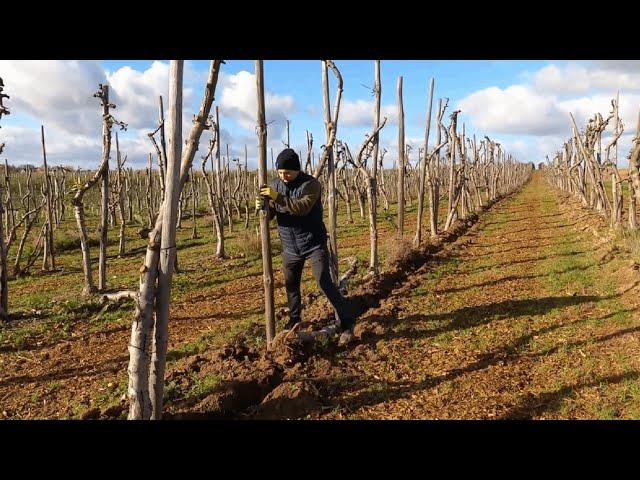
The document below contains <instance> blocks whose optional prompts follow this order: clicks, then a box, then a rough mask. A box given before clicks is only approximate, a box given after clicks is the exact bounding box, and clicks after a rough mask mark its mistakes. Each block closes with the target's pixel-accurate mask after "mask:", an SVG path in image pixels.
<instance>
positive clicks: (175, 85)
mask: <svg viewBox="0 0 640 480" xmlns="http://www.w3.org/2000/svg"><path fill="white" fill-rule="evenodd" d="M182 66H183V61H182V60H172V61H171V64H170V70H169V124H168V126H169V128H168V134H169V135H168V136H169V143H168V147H169V148H168V149H167V153H168V155H167V171H166V176H165V195H164V201H163V208H162V210H161V212H162V237H161V241H160V251H161V253H160V260H159V265H160V268H159V270H158V290H157V293H156V322H155V332H154V333H155V335H154V340H155V348H154V349H153V353H152V357H151V371H150V375H149V395H150V398H151V419H152V420H160V419H161V418H162V397H163V393H164V371H165V364H166V359H167V343H168V334H169V304H170V300H171V279H172V277H173V266H174V263H175V255H176V217H177V209H178V198H179V196H180V190H181V189H180V159H181V157H182Z"/></svg>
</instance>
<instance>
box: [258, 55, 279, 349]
mask: <svg viewBox="0 0 640 480" xmlns="http://www.w3.org/2000/svg"><path fill="white" fill-rule="evenodd" d="M255 68H256V88H257V94H258V125H257V127H258V128H257V132H258V178H259V185H266V184H267V125H266V123H265V107H264V73H263V69H262V60H256V61H255ZM260 239H261V241H262V278H263V283H264V318H265V323H266V327H267V348H268V347H269V346H270V345H271V342H272V341H273V337H275V332H276V318H275V309H274V295H273V287H274V285H273V267H272V263H271V238H270V232H269V210H268V208H264V209H262V210H260Z"/></svg>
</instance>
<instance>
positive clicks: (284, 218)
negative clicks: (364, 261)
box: [256, 148, 355, 345]
mask: <svg viewBox="0 0 640 480" xmlns="http://www.w3.org/2000/svg"><path fill="white" fill-rule="evenodd" d="M276 168H277V170H278V178H276V179H274V180H273V181H272V182H271V186H265V187H262V188H261V189H260V196H258V197H257V198H256V208H257V209H261V208H263V206H265V204H264V203H263V202H264V201H265V199H266V198H267V197H268V199H269V203H268V205H269V218H270V219H271V218H273V217H274V216H275V217H276V218H277V222H278V232H279V234H280V242H281V243H282V262H283V266H284V279H285V286H286V289H287V302H288V304H289V312H290V313H289V316H290V318H289V322H288V323H287V324H286V326H285V328H287V329H290V328H292V327H293V326H294V325H295V324H296V323H298V322H300V318H301V313H302V302H301V298H300V280H301V278H302V268H303V267H304V263H305V260H309V261H310V262H311V270H312V272H313V277H314V278H315V280H316V283H317V284H318V286H319V287H320V289H321V290H322V291H323V293H324V294H325V295H326V296H327V298H328V299H329V301H330V302H331V305H333V308H334V309H335V311H336V313H337V314H338V318H339V320H340V332H341V335H340V339H339V341H338V344H339V345H344V344H347V343H349V342H351V341H352V340H353V327H354V324H355V317H354V315H353V313H352V309H351V306H350V304H349V302H348V301H347V300H346V299H345V298H344V297H343V296H342V295H341V294H340V291H339V290H338V287H337V286H336V285H335V284H334V283H333V281H332V279H331V274H330V271H329V253H328V250H327V230H326V228H325V226H324V222H323V221H322V201H321V198H320V194H321V185H320V182H319V181H318V180H317V179H316V178H315V177H313V176H311V175H308V174H306V173H304V172H301V171H300V159H299V158H298V154H297V153H296V152H295V151H294V150H292V149H290V148H286V149H284V150H283V151H282V152H280V154H279V155H278V158H277V159H276Z"/></svg>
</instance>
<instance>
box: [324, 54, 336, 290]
mask: <svg viewBox="0 0 640 480" xmlns="http://www.w3.org/2000/svg"><path fill="white" fill-rule="evenodd" d="M328 73H329V72H328V70H327V62H326V61H322V100H323V102H322V105H323V112H324V125H325V132H326V136H327V143H326V144H325V150H326V155H327V174H328V179H327V188H328V195H327V200H328V202H329V257H330V260H331V261H330V262H329V266H330V267H331V268H330V270H331V279H332V280H333V283H335V284H336V285H337V282H338V234H337V230H336V227H337V225H336V224H337V218H338V212H337V209H336V172H335V163H334V158H333V150H334V149H333V143H329V142H331V141H332V139H333V138H335V137H336V135H337V126H338V125H337V122H334V123H333V124H332V123H331V111H330V109H331V105H330V104H329V75H328Z"/></svg>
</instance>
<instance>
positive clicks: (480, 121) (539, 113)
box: [456, 85, 566, 135]
mask: <svg viewBox="0 0 640 480" xmlns="http://www.w3.org/2000/svg"><path fill="white" fill-rule="evenodd" d="M456 109H461V110H462V116H463V117H468V118H470V119H471V121H472V122H473V125H474V126H475V127H476V128H478V129H480V130H482V131H484V132H491V131H493V132H498V133H509V134H524V135H548V134H551V133H554V132H557V131H558V130H559V129H561V128H562V127H563V126H565V125H566V120H565V119H564V118H563V115H562V111H561V110H560V109H559V108H558V106H557V104H556V103H555V98H554V97H550V96H544V95H540V94H538V93H535V92H534V91H532V90H531V89H530V88H528V87H526V86H522V85H512V86H510V87H507V88H506V89H504V90H503V89H500V88H498V87H490V88H486V89H484V90H480V91H478V92H474V93H472V94H471V95H469V96H467V97H465V98H463V99H462V100H460V101H459V102H458V104H457V106H456ZM463 117H461V119H462V118H463Z"/></svg>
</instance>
